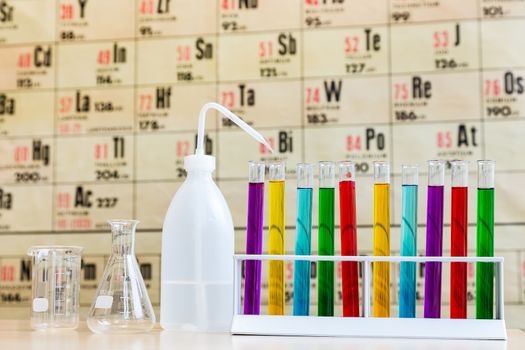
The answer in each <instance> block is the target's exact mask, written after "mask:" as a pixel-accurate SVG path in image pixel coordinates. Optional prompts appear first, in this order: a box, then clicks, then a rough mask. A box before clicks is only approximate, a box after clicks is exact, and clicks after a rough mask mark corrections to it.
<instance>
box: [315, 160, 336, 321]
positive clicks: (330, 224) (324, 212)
mask: <svg viewBox="0 0 525 350" xmlns="http://www.w3.org/2000/svg"><path fill="white" fill-rule="evenodd" d="M334 194H335V164H334V163H333V162H319V232H318V235H319V236H318V238H319V241H318V243H319V255H330V256H333V255H334ZM318 264H319V269H318V273H319V274H318V276H319V279H318V284H317V288H318V294H317V307H318V309H317V313H318V315H319V316H333V315H334V262H333V261H319V263H318Z"/></svg>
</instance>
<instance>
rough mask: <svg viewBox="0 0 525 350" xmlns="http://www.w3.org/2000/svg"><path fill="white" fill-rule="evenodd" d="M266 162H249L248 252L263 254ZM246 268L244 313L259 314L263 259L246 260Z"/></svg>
mask: <svg viewBox="0 0 525 350" xmlns="http://www.w3.org/2000/svg"><path fill="white" fill-rule="evenodd" d="M263 203H264V163H263V162H254V161H251V162H249V163H248V221H247V224H246V254H262V240H263V236H262V230H263V208H264V206H263ZM244 263H245V269H244V276H245V280H244V314H245V315H258V314H259V313H260V307H261V302H260V301H261V261H260V260H246V261H245V262H244Z"/></svg>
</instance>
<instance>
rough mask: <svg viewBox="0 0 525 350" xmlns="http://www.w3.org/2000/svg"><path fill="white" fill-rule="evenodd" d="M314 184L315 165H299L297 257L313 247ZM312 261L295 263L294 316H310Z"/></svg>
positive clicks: (308, 251) (306, 253)
mask: <svg viewBox="0 0 525 350" xmlns="http://www.w3.org/2000/svg"><path fill="white" fill-rule="evenodd" d="M313 184H314V165H313V164H308V163H299V164H297V219H296V241H295V254H296V255H310V254H311V253H312V251H311V245H312V197H313ZM311 264H312V263H311V262H310V261H295V264H294V283H293V286H294V289H293V314H294V315H295V316H308V315H309V314H310V273H311V272H310V267H311Z"/></svg>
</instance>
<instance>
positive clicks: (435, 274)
mask: <svg viewBox="0 0 525 350" xmlns="http://www.w3.org/2000/svg"><path fill="white" fill-rule="evenodd" d="M444 189H445V162H444V161H442V160H429V161H428V190H427V195H428V197H427V247H426V248H427V249H426V255H427V256H442V254H443V195H444ZM424 316H425V318H440V317H441V263H440V262H427V263H425V308H424Z"/></svg>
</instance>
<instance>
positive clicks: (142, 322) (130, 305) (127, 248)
mask: <svg viewBox="0 0 525 350" xmlns="http://www.w3.org/2000/svg"><path fill="white" fill-rule="evenodd" d="M138 223H139V222H138V221H136V220H110V221H109V224H110V225H111V233H112V247H111V256H110V258H109V261H108V264H107V266H106V269H105V270H104V274H103V276H102V280H101V281H100V284H99V286H98V289H97V294H96V295H95V299H94V300H93V304H92V305H91V310H90V312H89V316H88V319H87V325H88V327H89V329H91V330H92V331H93V332H95V333H135V332H147V331H149V330H151V328H153V325H154V324H155V314H154V312H153V308H152V307H151V301H150V299H149V296H148V292H147V290H146V286H145V285H144V280H143V278H142V275H141V273H140V270H139V265H138V263H137V258H136V257H135V229H136V227H137V225H138Z"/></svg>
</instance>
